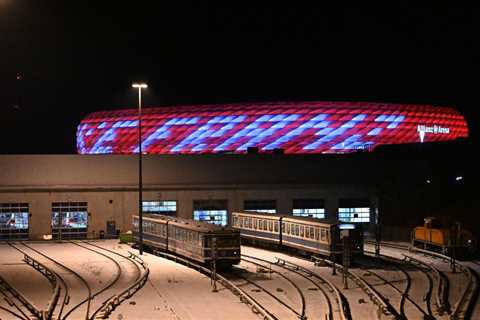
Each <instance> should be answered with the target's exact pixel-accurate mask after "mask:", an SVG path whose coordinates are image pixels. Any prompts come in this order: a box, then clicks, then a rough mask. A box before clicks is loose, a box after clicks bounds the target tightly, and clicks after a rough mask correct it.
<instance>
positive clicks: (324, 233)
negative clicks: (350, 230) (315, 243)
mask: <svg viewBox="0 0 480 320" xmlns="http://www.w3.org/2000/svg"><path fill="white" fill-rule="evenodd" d="M325 231H326V230H325V229H323V228H322V229H320V240H321V241H326V240H327V233H326V232H325Z"/></svg>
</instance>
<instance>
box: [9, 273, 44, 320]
mask: <svg viewBox="0 0 480 320" xmlns="http://www.w3.org/2000/svg"><path fill="white" fill-rule="evenodd" d="M0 288H1V289H3V290H4V291H7V292H8V293H10V294H11V295H12V296H13V297H14V298H16V299H17V300H18V301H20V302H21V303H22V304H23V305H24V306H25V308H27V310H28V311H29V312H30V313H31V314H32V315H33V316H35V318H36V319H43V313H42V311H41V310H39V309H38V308H37V307H36V306H35V305H34V304H33V303H31V302H30V301H29V300H28V299H27V298H26V297H25V296H24V295H23V294H21V293H20V292H18V291H17V290H16V289H15V288H13V287H12V286H11V285H10V284H8V282H7V281H5V279H4V278H2V277H1V276H0ZM12 303H13V301H12Z"/></svg>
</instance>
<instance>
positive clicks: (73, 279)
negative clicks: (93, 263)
mask: <svg viewBox="0 0 480 320" xmlns="http://www.w3.org/2000/svg"><path fill="white" fill-rule="evenodd" d="M9 245H10V246H12V247H14V248H16V249H17V250H19V251H20V252H22V253H24V254H27V255H29V256H37V257H41V258H40V259H43V260H44V264H45V265H48V264H50V266H49V267H50V268H51V269H52V270H54V272H55V273H56V274H57V275H58V276H59V279H62V280H60V282H61V283H62V286H63V291H64V294H63V298H62V300H61V301H62V302H61V305H60V311H59V314H58V315H56V316H55V318H56V319H68V317H69V316H71V317H73V316H74V315H75V316H76V317H77V318H78V319H81V318H85V319H86V320H89V314H90V304H91V299H92V290H91V287H90V285H89V283H88V282H87V280H85V278H84V277H83V276H81V275H80V274H79V273H78V272H76V271H74V270H73V269H71V268H69V267H67V266H66V265H65V264H63V263H61V262H59V261H58V260H56V259H54V258H52V257H50V256H48V255H47V254H45V253H44V252H42V251H40V250H37V249H36V248H33V247H32V246H30V245H28V244H26V243H21V245H22V249H20V248H19V247H18V246H17V244H13V243H9ZM25 248H26V249H25ZM29 251H30V253H29ZM60 270H61V271H60ZM62 271H63V272H65V271H66V273H62ZM61 273H62V276H60V274H61ZM79 283H80V286H82V287H83V288H84V291H86V292H84V293H83V294H80V295H78V294H76V295H75V296H73V294H72V292H71V290H70V289H71V288H72V287H76V286H77V285H78V284H79ZM72 297H73V298H72ZM72 301H73V303H75V304H74V305H73V306H72V307H71V308H70V309H69V310H68V311H65V310H64V309H65V307H67V306H69V305H70V304H71V302H72ZM84 304H86V306H85V310H81V307H82V306H83V305H84ZM63 312H65V314H63ZM79 314H80V315H79Z"/></svg>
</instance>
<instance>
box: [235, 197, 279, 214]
mask: <svg viewBox="0 0 480 320" xmlns="http://www.w3.org/2000/svg"><path fill="white" fill-rule="evenodd" d="M243 209H244V210H245V211H255V212H265V213H277V201H276V200H245V201H244V202H243Z"/></svg>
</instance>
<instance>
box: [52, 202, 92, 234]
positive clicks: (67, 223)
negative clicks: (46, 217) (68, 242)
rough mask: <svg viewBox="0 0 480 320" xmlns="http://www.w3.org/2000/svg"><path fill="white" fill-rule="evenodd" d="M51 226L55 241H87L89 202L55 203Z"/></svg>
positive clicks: (53, 204)
mask: <svg viewBox="0 0 480 320" xmlns="http://www.w3.org/2000/svg"><path fill="white" fill-rule="evenodd" d="M51 224H52V237H53V238H54V239H59V240H62V239H85V238H86V237H87V226H88V211H87V202H53V203H52V222H51Z"/></svg>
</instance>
